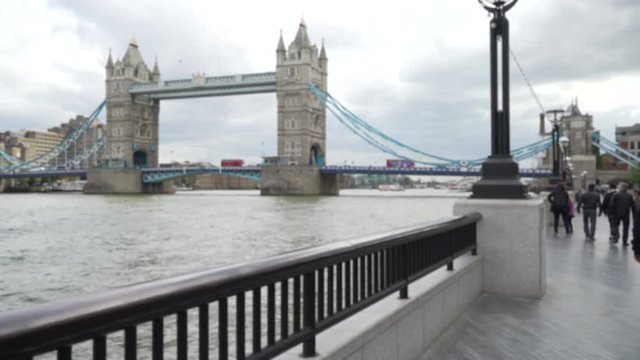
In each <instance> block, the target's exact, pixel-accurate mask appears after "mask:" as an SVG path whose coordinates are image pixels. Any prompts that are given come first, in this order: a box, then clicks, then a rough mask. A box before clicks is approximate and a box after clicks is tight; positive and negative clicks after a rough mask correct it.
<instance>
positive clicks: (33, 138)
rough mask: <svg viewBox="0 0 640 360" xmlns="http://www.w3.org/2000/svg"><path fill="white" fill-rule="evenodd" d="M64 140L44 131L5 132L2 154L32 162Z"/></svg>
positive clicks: (59, 136) (61, 136)
mask: <svg viewBox="0 0 640 360" xmlns="http://www.w3.org/2000/svg"><path fill="white" fill-rule="evenodd" d="M63 138H64V136H63V135H60V134H56V133H51V132H48V131H44V130H20V131H13V132H12V131H6V132H5V133H4V139H5V141H4V152H5V153H7V154H9V155H11V156H13V157H14V158H16V159H19V160H22V161H26V162H29V161H32V160H34V159H36V158H37V157H39V156H41V155H44V154H45V153H47V151H49V149H51V148H52V147H53V146H55V145H57V144H58V143H60V141H62V139H63Z"/></svg>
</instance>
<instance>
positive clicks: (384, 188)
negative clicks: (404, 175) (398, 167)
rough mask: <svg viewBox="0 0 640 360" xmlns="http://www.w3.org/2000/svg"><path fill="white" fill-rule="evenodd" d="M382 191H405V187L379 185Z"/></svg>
mask: <svg viewBox="0 0 640 360" xmlns="http://www.w3.org/2000/svg"><path fill="white" fill-rule="evenodd" d="M378 190H380V191H404V187H403V186H402V185H400V184H382V185H378Z"/></svg>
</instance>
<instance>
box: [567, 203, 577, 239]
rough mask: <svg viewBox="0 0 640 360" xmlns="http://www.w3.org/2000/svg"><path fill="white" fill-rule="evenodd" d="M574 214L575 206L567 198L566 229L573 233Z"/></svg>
mask: <svg viewBox="0 0 640 360" xmlns="http://www.w3.org/2000/svg"><path fill="white" fill-rule="evenodd" d="M574 216H576V208H575V206H573V201H571V198H569V201H567V229H568V231H567V232H568V233H571V234H572V233H573V218H574Z"/></svg>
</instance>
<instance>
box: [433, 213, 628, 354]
mask: <svg viewBox="0 0 640 360" xmlns="http://www.w3.org/2000/svg"><path fill="white" fill-rule="evenodd" d="M574 229H575V231H574V234H572V235H565V234H564V232H561V233H560V234H559V235H557V236H554V235H553V230H552V228H549V230H550V231H548V232H547V239H546V241H547V242H546V245H547V248H546V249H547V293H546V296H545V297H544V298H543V299H542V300H540V301H534V300H524V299H516V298H505V297H500V296H496V295H482V296H481V297H480V298H479V299H478V300H477V301H476V302H475V303H474V304H473V305H472V306H471V307H470V308H469V309H468V310H467V311H466V312H465V313H464V314H463V315H462V316H461V317H460V318H458V320H457V321H456V322H455V323H454V324H453V325H452V326H451V327H450V328H449V329H448V330H447V331H446V332H445V333H444V334H443V335H442V336H441V338H440V339H439V340H438V342H437V344H436V345H435V346H434V347H433V348H432V350H431V351H430V352H429V353H427V354H425V355H424V356H423V357H422V359H423V360H424V359H445V360H447V359H448V360H453V359H456V360H457V359H492V360H498V359H541V360H542V359H544V360H561V359H572V360H573V359H616V360H618V359H620V360H624V359H629V360H638V359H640V263H638V262H636V261H635V260H634V258H633V251H632V250H631V248H630V247H626V248H623V247H622V246H621V244H620V243H618V244H617V245H611V244H609V241H608V231H609V227H608V223H607V221H606V219H605V218H604V217H599V218H598V223H597V230H596V236H595V238H596V240H595V242H591V241H585V236H584V233H583V230H582V214H578V217H576V218H574Z"/></svg>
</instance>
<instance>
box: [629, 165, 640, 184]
mask: <svg viewBox="0 0 640 360" xmlns="http://www.w3.org/2000/svg"><path fill="white" fill-rule="evenodd" d="M627 180H628V181H629V183H631V184H632V185H640V168H631V170H629V175H627Z"/></svg>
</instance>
